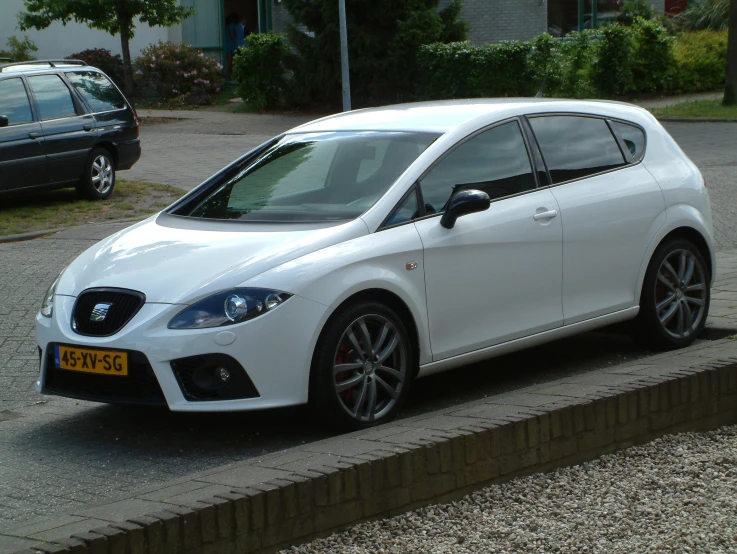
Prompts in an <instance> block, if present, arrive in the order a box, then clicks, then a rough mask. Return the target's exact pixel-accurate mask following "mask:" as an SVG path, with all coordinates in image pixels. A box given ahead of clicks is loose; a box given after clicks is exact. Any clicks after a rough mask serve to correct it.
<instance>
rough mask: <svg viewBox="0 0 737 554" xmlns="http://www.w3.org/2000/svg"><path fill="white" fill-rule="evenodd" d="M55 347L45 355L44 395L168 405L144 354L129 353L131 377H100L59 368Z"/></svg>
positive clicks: (129, 373)
mask: <svg viewBox="0 0 737 554" xmlns="http://www.w3.org/2000/svg"><path fill="white" fill-rule="evenodd" d="M54 346H55V345H53V344H50V345H49V347H48V349H47V354H46V379H45V382H44V391H45V392H49V393H52V394H58V395H60V396H68V397H70V398H79V399H82V400H94V401H97V402H110V403H113V404H115V403H121V404H164V405H165V404H166V399H165V398H164V393H163V392H162V391H161V386H160V385H159V381H158V380H157V379H156V375H155V374H154V370H153V369H152V368H151V364H150V363H149V362H148V358H146V356H145V354H143V353H141V352H134V351H130V350H128V351H127V352H128V375H124V376H120V375H97V374H94V373H82V372H80V371H70V370H67V369H59V368H57V367H56V366H55V362H54V350H55V349H54Z"/></svg>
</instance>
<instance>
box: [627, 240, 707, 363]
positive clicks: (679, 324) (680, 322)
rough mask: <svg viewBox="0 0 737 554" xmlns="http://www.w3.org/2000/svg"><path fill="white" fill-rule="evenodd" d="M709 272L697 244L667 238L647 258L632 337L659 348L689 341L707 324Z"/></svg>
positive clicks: (677, 345)
mask: <svg viewBox="0 0 737 554" xmlns="http://www.w3.org/2000/svg"><path fill="white" fill-rule="evenodd" d="M710 280H711V279H710V275H709V272H708V269H707V266H706V263H705V262H704V258H703V256H702V255H701V253H700V252H699V250H698V248H696V246H695V245H694V244H693V243H692V242H690V241H688V240H685V239H673V240H669V241H667V242H665V243H663V244H662V245H660V246H659V247H658V249H657V250H656V251H655V253H654V254H653V257H652V259H651V260H650V265H649V266H648V269H647V273H646V274H645V282H644V283H643V288H642V294H641V296H640V313H639V314H638V316H637V319H636V320H635V333H636V334H635V338H636V340H637V341H638V342H640V343H641V344H643V345H644V346H647V347H652V348H657V349H661V350H671V349H674V348H682V347H684V346H688V345H689V344H691V343H692V342H693V341H694V340H695V339H696V337H698V335H699V333H701V331H702V330H703V328H704V325H705V324H706V317H707V314H708V313H709V300H710V290H709V282H710Z"/></svg>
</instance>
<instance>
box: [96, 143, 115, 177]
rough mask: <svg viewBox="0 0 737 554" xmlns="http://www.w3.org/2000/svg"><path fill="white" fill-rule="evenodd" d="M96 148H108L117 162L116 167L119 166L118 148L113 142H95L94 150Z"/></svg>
mask: <svg viewBox="0 0 737 554" xmlns="http://www.w3.org/2000/svg"><path fill="white" fill-rule="evenodd" d="M96 148H102V149H104V150H107V151H108V152H109V153H110V155H111V156H112V157H113V162H115V169H116V170H117V168H118V149H117V148H116V147H115V145H114V144H113V143H112V142H109V141H103V142H99V143H97V144H95V146H94V148H92V150H95V149H96Z"/></svg>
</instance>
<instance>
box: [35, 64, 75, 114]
mask: <svg viewBox="0 0 737 554" xmlns="http://www.w3.org/2000/svg"><path fill="white" fill-rule="evenodd" d="M28 82H29V83H30V84H31V89H33V94H34V96H35V97H36V104H37V105H38V109H39V111H40V112H41V119H42V120H48V119H58V118H60V117H70V116H73V115H77V112H76V111H75V109H74V102H72V94H71V92H69V89H68V88H67V86H66V85H65V84H64V81H62V80H61V77H59V76H58V75H39V76H37V77H29V78H28Z"/></svg>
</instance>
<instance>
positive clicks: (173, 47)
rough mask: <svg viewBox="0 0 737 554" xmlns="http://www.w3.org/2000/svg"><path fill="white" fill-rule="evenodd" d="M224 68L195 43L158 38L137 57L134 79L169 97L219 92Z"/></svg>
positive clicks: (165, 97)
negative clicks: (166, 40) (179, 42)
mask: <svg viewBox="0 0 737 554" xmlns="http://www.w3.org/2000/svg"><path fill="white" fill-rule="evenodd" d="M249 40H250V39H249ZM222 70H223V68H222V66H221V65H220V64H219V63H217V62H216V61H215V60H213V59H212V58H209V57H207V56H205V55H204V54H203V53H202V52H200V51H199V50H197V49H196V48H195V47H193V46H189V45H188V44H185V43H181V44H176V43H173V42H161V41H159V43H158V44H152V45H151V46H149V47H148V48H146V49H145V50H143V52H142V53H141V56H140V57H139V58H138V59H137V60H136V71H135V78H136V81H138V82H140V83H143V84H145V85H148V86H151V87H153V88H154V89H156V91H157V92H158V93H159V94H160V95H161V98H162V99H165V100H166V99H170V98H174V97H176V96H181V95H184V94H188V93H189V92H192V91H196V92H198V93H205V94H214V93H216V92H218V91H219V90H220V87H221V86H222V85H223V82H224V81H225V79H224V77H223V73H222Z"/></svg>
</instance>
